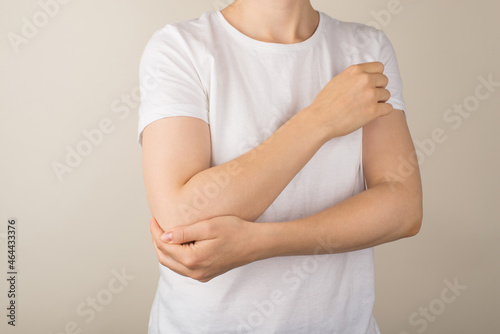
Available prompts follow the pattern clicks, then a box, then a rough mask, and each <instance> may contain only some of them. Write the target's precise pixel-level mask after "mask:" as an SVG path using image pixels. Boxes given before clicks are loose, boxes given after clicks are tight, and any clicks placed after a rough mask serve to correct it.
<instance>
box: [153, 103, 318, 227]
mask: <svg viewBox="0 0 500 334" xmlns="http://www.w3.org/2000/svg"><path fill="white" fill-rule="evenodd" d="M312 117H314V116H313V115H312V114H310V113H308V112H307V109H305V110H302V111H300V112H299V113H297V114H296V115H295V116H293V117H292V118H291V119H290V120H289V121H288V122H286V123H285V124H284V125H283V126H281V127H280V128H279V129H278V130H277V131H276V132H275V133H273V134H272V135H271V136H269V137H268V138H267V139H266V140H265V141H263V142H262V143H261V144H260V145H258V146H256V147H255V148H253V149H252V150H250V151H248V152H246V153H244V154H243V155H241V156H239V157H237V158H235V159H233V160H231V161H228V162H226V163H223V164H220V165H218V166H214V167H211V168H209V169H206V170H203V171H201V172H199V173H197V174H196V175H194V176H193V177H192V178H191V179H189V180H188V181H187V182H186V183H185V184H184V185H183V186H182V187H181V188H179V189H178V191H176V192H172V193H170V194H169V196H166V197H165V198H164V200H165V201H166V202H168V207H169V209H168V210H164V211H163V215H164V218H163V217H157V218H159V223H160V225H162V220H163V221H165V219H168V220H170V222H171V223H169V222H167V223H165V222H163V225H162V227H164V226H165V225H170V227H171V226H175V225H180V224H190V223H194V222H197V221H200V220H204V219H209V218H213V217H215V216H222V215H236V216H239V217H241V218H243V219H245V220H249V221H254V220H255V219H257V218H258V217H259V216H260V215H261V214H262V213H263V212H264V211H265V210H266V209H267V208H268V207H269V206H270V205H271V203H272V202H273V201H274V200H275V199H276V197H278V195H279V194H280V193H281V192H282V191H283V189H284V188H285V187H286V186H287V184H288V183H289V182H290V181H291V180H292V179H293V178H294V176H295V175H296V174H297V173H298V172H299V171H300V170H301V169H302V168H303V167H304V166H305V165H306V163H307V162H308V161H309V160H310V159H311V158H312V157H313V156H314V154H315V153H316V152H317V151H318V150H319V149H320V148H321V146H322V145H323V144H324V143H325V142H326V141H327V136H326V135H325V133H324V132H322V131H321V129H320V128H318V126H317V124H318V122H316V121H315V120H314V119H312Z"/></svg>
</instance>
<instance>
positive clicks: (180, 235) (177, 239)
mask: <svg viewBox="0 0 500 334" xmlns="http://www.w3.org/2000/svg"><path fill="white" fill-rule="evenodd" d="M209 228H210V227H209V223H208V222H206V221H201V222H198V223H195V224H192V225H185V226H178V227H174V228H172V229H170V230H168V231H166V232H165V233H164V234H163V235H162V236H161V240H163V241H165V242H168V243H170V244H183V243H186V242H193V241H200V240H206V239H208V238H209V237H210V233H209V232H210V231H209Z"/></svg>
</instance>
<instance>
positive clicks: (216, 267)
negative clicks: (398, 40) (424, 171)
mask: <svg viewBox="0 0 500 334" xmlns="http://www.w3.org/2000/svg"><path fill="white" fill-rule="evenodd" d="M382 73H383V65H382V64H381V63H378V62H375V63H367V64H360V65H355V66H351V67H350V68H348V69H347V70H345V71H344V72H342V73H341V74H340V75H338V76H337V77H335V78H334V79H332V81H331V82H330V83H329V84H327V86H325V88H324V89H323V90H322V91H321V92H320V94H318V96H317V97H316V99H315V101H314V103H313V104H311V106H309V107H307V108H305V109H303V110H301V111H299V112H298V113H297V114H296V115H294V116H293V117H292V118H291V119H290V120H289V121H288V122H286V123H285V124H284V125H283V126H282V127H280V128H279V129H278V130H277V131H276V132H275V133H273V134H272V135H271V136H270V137H269V138H267V139H266V140H265V141H263V142H262V143H261V144H260V145H258V146H257V147H255V148H254V149H252V150H250V151H248V152H246V153H245V154H243V155H241V156H239V157H237V158H235V159H234V160H231V161H228V162H226V163H224V164H221V165H218V166H213V167H210V154H211V146H210V145H211V144H210V129H209V126H208V124H207V123H205V122H204V121H202V120H199V119H196V118H191V117H169V118H164V119H161V120H158V121H156V122H153V123H151V124H150V125H148V126H147V127H146V129H145V130H144V133H143V173H144V183H145V187H146V194H147V198H148V202H149V206H150V210H151V213H152V216H153V217H154V218H153V219H152V220H151V232H152V238H153V243H154V246H155V251H156V253H157V255H158V258H159V261H160V263H161V264H163V265H164V266H167V267H169V268H170V269H171V270H173V271H175V272H177V273H179V274H181V275H185V276H189V277H191V278H193V279H196V280H199V281H201V282H206V281H209V280H210V279H212V278H214V277H216V276H218V275H220V274H222V273H224V272H226V271H228V270H231V269H233V268H235V267H238V266H241V265H244V264H247V263H250V262H253V261H258V260H261V259H265V258H270V257H274V256H288V255H312V254H325V253H341V252H347V251H354V250H359V249H363V248H368V247H373V246H376V245H379V244H382V243H386V242H390V241H394V240H397V239H400V238H404V237H410V236H413V235H415V234H417V233H418V231H419V229H420V225H421V220H422V190H421V181H420V174H419V170H418V164H416V165H415V168H414V169H413V171H412V173H411V174H410V175H408V174H405V175H404V176H403V175H401V174H400V172H399V169H400V166H401V158H403V159H407V160H410V161H416V156H415V150H414V147H413V142H412V140H411V136H410V133H409V130H408V127H407V125H406V120H405V116H404V113H403V111H401V110H393V109H392V106H391V105H389V104H387V103H385V101H387V100H388V99H389V96H390V94H388V91H387V90H385V86H386V85H387V77H385V76H384V75H383V74H382ZM360 127H363V168H364V174H365V178H366V184H367V190H365V191H363V192H361V193H359V194H357V195H355V196H353V197H351V198H349V199H347V200H345V201H343V202H341V203H338V204H336V205H334V206H332V207H330V208H328V209H326V210H324V211H321V212H319V213H317V214H314V215H311V216H308V217H304V218H301V219H297V220H293V221H289V222H279V223H278V222H268V223H253V221H255V220H256V219H257V218H258V217H259V216H260V215H261V214H262V213H263V212H264V211H265V210H266V209H267V208H268V207H269V206H270V205H271V203H272V202H273V201H274V200H275V199H276V197H278V195H279V194H280V193H281V191H282V190H283V189H284V188H285V187H286V186H287V184H288V183H289V182H290V181H291V180H292V179H293V178H294V176H295V175H296V174H297V173H298V172H299V171H300V170H301V169H302V168H303V167H304V166H305V164H306V163H307V162H308V161H309V160H310V159H311V158H312V157H313V156H314V154H315V153H316V151H317V150H318V149H319V148H321V147H322V146H323V144H324V143H326V142H327V141H328V140H330V139H332V138H334V137H338V136H342V135H345V134H347V133H350V132H352V131H354V130H356V129H357V128H360ZM220 173H223V174H224V175H229V182H227V184H225V186H224V191H221V192H220V193H219V194H218V195H217V196H214V197H213V198H210V199H209V203H205V205H204V206H203V208H202V209H195V207H198V208H199V206H196V205H193V203H194V201H195V200H197V198H196V194H197V193H199V191H200V190H202V189H203V188H204V186H205V185H207V184H209V183H213V182H214V179H213V177H214V175H220ZM164 232H166V233H164ZM169 232H170V233H169ZM162 238H164V239H165V240H162Z"/></svg>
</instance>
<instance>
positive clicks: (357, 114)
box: [306, 62, 393, 139]
mask: <svg viewBox="0 0 500 334" xmlns="http://www.w3.org/2000/svg"><path fill="white" fill-rule="evenodd" d="M383 71H384V65H383V64H382V63H381V62H372V63H364V64H358V65H352V66H349V67H348V68H347V69H345V70H344V71H343V72H342V73H340V74H339V75H337V76H335V77H334V78H333V79H332V80H330V82H328V83H327V84H326V86H325V87H324V88H323V89H322V90H321V91H320V92H319V94H318V95H317V96H316V98H315V99H314V101H313V103H312V104H311V105H310V107H309V108H306V110H308V109H310V110H311V112H313V113H315V114H316V115H318V116H319V120H320V123H321V124H323V125H326V126H327V128H328V129H327V131H328V133H329V137H330V139H331V138H334V137H340V136H344V135H346V134H349V133H351V132H353V131H355V130H357V129H359V128H361V127H362V126H364V125H365V124H368V123H369V122H371V121H372V120H374V119H375V118H377V117H380V116H384V115H388V114H389V113H391V112H392V110H393V108H392V105H391V104H389V103H385V102H386V101H387V100H389V98H390V96H391V94H390V92H389V91H388V90H387V89H385V87H386V86H387V84H388V82H389V79H388V78H387V77H386V76H385V75H384V74H383Z"/></svg>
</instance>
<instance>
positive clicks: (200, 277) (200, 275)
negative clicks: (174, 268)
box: [190, 270, 209, 283]
mask: <svg viewBox="0 0 500 334" xmlns="http://www.w3.org/2000/svg"><path fill="white" fill-rule="evenodd" d="M190 277H191V278H192V279H194V280H197V281H199V282H202V283H205V282H208V281H209V278H208V274H207V273H205V272H203V271H201V270H195V271H192V272H191V274H190Z"/></svg>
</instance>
